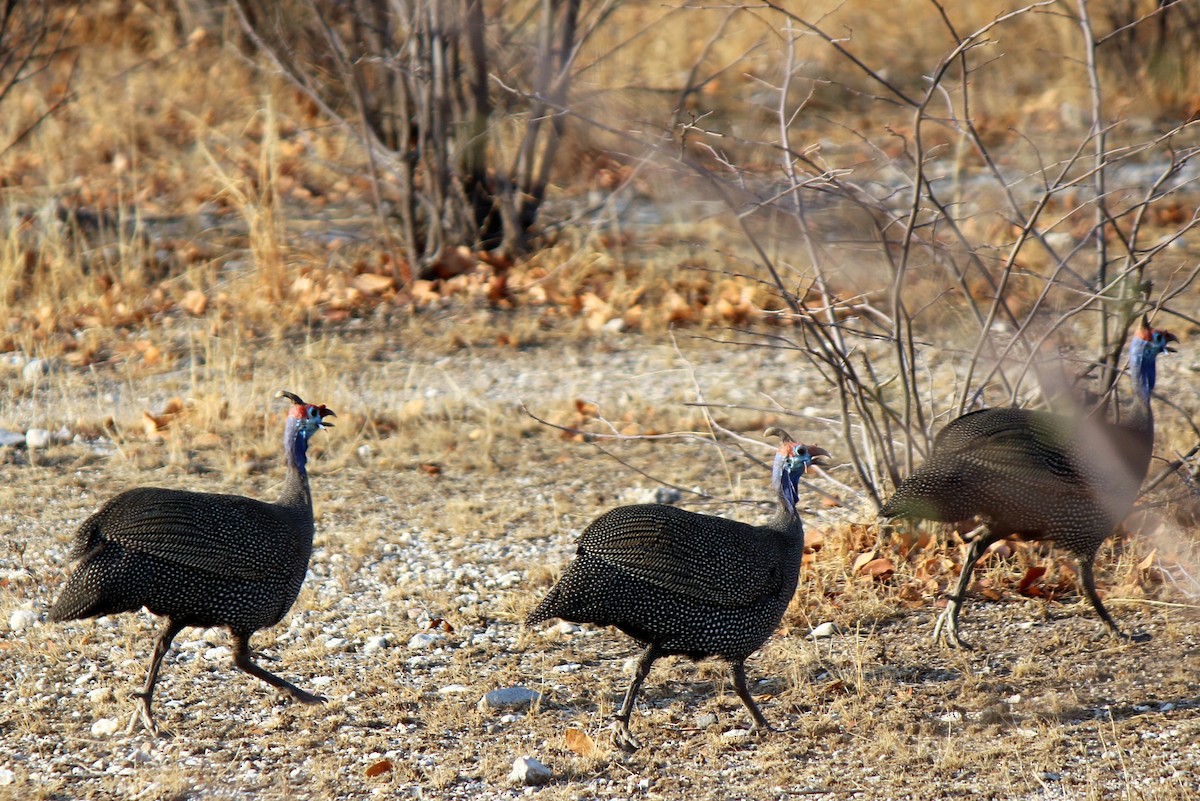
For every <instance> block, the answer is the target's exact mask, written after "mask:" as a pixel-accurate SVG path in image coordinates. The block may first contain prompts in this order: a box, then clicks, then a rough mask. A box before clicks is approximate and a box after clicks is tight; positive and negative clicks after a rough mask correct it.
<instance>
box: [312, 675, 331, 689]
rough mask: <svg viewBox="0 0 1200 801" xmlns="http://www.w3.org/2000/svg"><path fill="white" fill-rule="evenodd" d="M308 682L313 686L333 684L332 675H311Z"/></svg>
mask: <svg viewBox="0 0 1200 801" xmlns="http://www.w3.org/2000/svg"><path fill="white" fill-rule="evenodd" d="M308 683H309V684H310V685H312V686H313V687H325V686H328V685H330V684H333V676H313V677H312V678H311V679H309V680H308Z"/></svg>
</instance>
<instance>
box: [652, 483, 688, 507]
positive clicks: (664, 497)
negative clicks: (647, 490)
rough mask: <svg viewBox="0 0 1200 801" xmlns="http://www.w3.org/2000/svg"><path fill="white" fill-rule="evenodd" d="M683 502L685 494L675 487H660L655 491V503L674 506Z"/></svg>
mask: <svg viewBox="0 0 1200 801" xmlns="http://www.w3.org/2000/svg"><path fill="white" fill-rule="evenodd" d="M682 500H683V493H682V492H680V491H679V490H677V489H675V488H674V487H659V488H658V489H656V490H655V491H654V502H655V503H665V504H674V503H679V502H680V501H682Z"/></svg>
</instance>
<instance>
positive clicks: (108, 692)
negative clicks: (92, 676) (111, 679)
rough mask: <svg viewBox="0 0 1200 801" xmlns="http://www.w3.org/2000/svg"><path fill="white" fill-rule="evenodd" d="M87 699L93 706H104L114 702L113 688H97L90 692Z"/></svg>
mask: <svg viewBox="0 0 1200 801" xmlns="http://www.w3.org/2000/svg"><path fill="white" fill-rule="evenodd" d="M87 697H88V700H89V701H91V702H92V703H93V704H103V703H106V702H108V701H111V700H113V691H112V688H111V687H97V688H96V689H94V690H89V691H88V694H87Z"/></svg>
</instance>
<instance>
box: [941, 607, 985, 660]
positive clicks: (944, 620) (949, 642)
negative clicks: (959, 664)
mask: <svg viewBox="0 0 1200 801" xmlns="http://www.w3.org/2000/svg"><path fill="white" fill-rule="evenodd" d="M933 641H934V642H935V643H943V642H944V643H945V645H946V646H947V647H949V648H962V649H963V650H966V651H974V650H975V646H973V645H971V644H970V643H969V642H967V641H966V640H964V639H963V638H962V635H961V634H959V633H958V615H957V614H955V613H954V607H953V606H947V607H946V608H945V609H944V610H942V613H941V614H940V615H938V619H937V623H936V624H935V625H934V627H933Z"/></svg>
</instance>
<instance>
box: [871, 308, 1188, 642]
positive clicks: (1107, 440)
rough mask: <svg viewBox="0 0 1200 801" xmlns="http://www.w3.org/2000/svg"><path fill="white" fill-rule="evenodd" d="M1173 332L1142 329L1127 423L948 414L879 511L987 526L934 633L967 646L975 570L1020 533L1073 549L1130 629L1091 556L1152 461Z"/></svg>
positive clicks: (1093, 595) (1135, 347)
mask: <svg viewBox="0 0 1200 801" xmlns="http://www.w3.org/2000/svg"><path fill="white" fill-rule="evenodd" d="M1171 341H1175V337H1174V335H1172V334H1170V333H1168V332H1165V331H1157V330H1154V329H1151V328H1150V327H1149V325H1148V324H1144V325H1143V327H1142V329H1140V330H1139V332H1138V336H1137V337H1136V338H1135V340H1134V343H1133V344H1132V345H1131V358H1130V361H1131V367H1130V370H1131V374H1132V376H1133V379H1134V384H1135V389H1136V390H1137V391H1136V392H1135V400H1134V406H1133V408H1132V410H1131V414H1130V415H1129V417H1128V418H1127V419H1126V420H1124V421H1123V422H1121V423H1120V424H1114V423H1109V422H1105V421H1103V420H1097V419H1092V418H1088V417H1085V416H1082V415H1081V416H1079V417H1067V416H1063V415H1059V414H1054V413H1051V412H1044V411H1032V410H1028V409H1010V408H997V409H981V410H979V411H975V412H970V413H968V414H965V415H962V416H961V417H958V418H956V419H955V420H953V421H951V422H950V423H949V424H948V425H947V426H946V427H945V428H944V429H943V430H942V431H941V432H940V433H939V434H938V436H937V437H936V438H935V439H934V443H933V447H932V449H931V450H930V454H929V458H928V459H927V460H926V461H925V464H923V465H922V466H921V467H920V468H918V469H917V470H916V471H914V472H913V474H912V475H910V476H909V477H908V478H906V479H905V480H904V481H903V482H901V484H900V486H899V487H897V488H896V492H895V494H894V495H893V496H892V497H891V498H890V499H889V500H888V502H887V503H886V504H885V505H884V507H883V509H882V510H881V511H880V515H881V516H882V517H886V518H892V517H916V518H922V519H926V520H940V521H945V522H954V521H961V520H968V519H970V518H972V517H979V518H981V519H982V520H983V522H984V523H985V524H986V531H985V533H983V534H979V535H977V536H975V537H974V538H973V539H971V542H970V547H969V549H968V552H967V558H966V560H965V562H964V564H963V571H962V574H961V575H960V577H959V581H958V584H957V586H956V588H955V590H954V594H953V595H951V596H949V597H950V601H951V603H950V605H949V606H948V607H947V608H946V612H945V613H944V614H943V615H942V617H941V618H939V620H938V623H937V626H936V628H935V629H934V636H935V637H936V638H939V639H940V637H941V635H942V632H943V630H944V631H945V632H946V633H947V635H948V636H949V637H950V638H951V640H950V642H951V643H953V644H958V645H962V646H964V647H970V646H969V645H968V644H967V643H966V642H965V641H964V640H963V639H962V638H961V636H960V635H959V633H958V615H959V612H960V611H961V609H962V605H963V602H964V596H965V593H966V589H967V587H968V586H969V584H970V579H971V573H972V571H973V569H974V567H975V564H976V562H978V560H979V558H980V557H981V556H982V555H983V553H984V551H986V550H987V548H988V546H990V545H991V544H992V543H993V542H996V541H997V540H1000V539H1003V538H1005V537H1009V536H1013V535H1017V536H1019V537H1021V538H1022V539H1026V540H1045V541H1048V542H1052V543H1054V544H1056V545H1058V546H1060V547H1063V548H1065V549H1066V550H1068V551H1069V552H1070V553H1071V554H1072V555H1074V556H1075V557H1076V558H1077V559H1078V560H1079V565H1080V579H1081V583H1082V585H1083V589H1084V592H1085V594H1086V595H1087V596H1088V600H1089V601H1091V603H1092V606H1093V607H1094V608H1095V610H1096V612H1097V614H1098V615H1099V616H1100V618H1101V619H1102V620H1103V621H1104V622H1105V623H1106V624H1107V625H1108V626H1109V628H1110V629H1111V630H1112V631H1113V632H1114V633H1115V634H1117V635H1118V636H1122V637H1124V636H1125V635H1124V634H1122V632H1121V631H1120V629H1119V628H1118V626H1117V625H1116V622H1115V621H1114V620H1113V619H1112V616H1111V615H1109V613H1108V610H1107V609H1105V607H1104V604H1103V603H1102V602H1101V600H1100V597H1099V594H1098V593H1097V591H1096V585H1095V576H1094V568H1093V562H1094V561H1095V557H1096V553H1097V552H1098V551H1099V549H1100V546H1101V545H1102V544H1103V542H1104V540H1105V539H1107V538H1108V537H1109V536H1110V535H1111V534H1112V532H1113V530H1114V529H1115V528H1116V527H1117V526H1118V525H1119V524H1120V523H1121V521H1122V520H1123V519H1124V518H1125V516H1126V515H1128V514H1129V511H1130V509H1131V508H1132V507H1133V503H1134V501H1135V500H1136V499H1137V496H1138V492H1139V489H1140V487H1141V484H1142V481H1143V480H1144V479H1145V477H1146V472H1147V470H1148V469H1149V466H1150V458H1151V455H1152V452H1153V447H1154V418H1153V414H1152V412H1151V409H1150V395H1151V392H1152V390H1153V386H1154V379H1155V371H1154V364H1155V358H1156V357H1157V356H1158V354H1159V353H1161V352H1162V351H1164V350H1167V349H1168V348H1167V345H1168V343H1169V342H1171ZM1137 639H1142V637H1138V638H1137Z"/></svg>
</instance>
